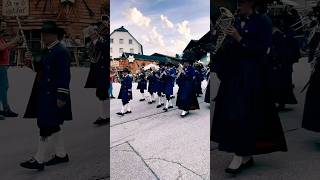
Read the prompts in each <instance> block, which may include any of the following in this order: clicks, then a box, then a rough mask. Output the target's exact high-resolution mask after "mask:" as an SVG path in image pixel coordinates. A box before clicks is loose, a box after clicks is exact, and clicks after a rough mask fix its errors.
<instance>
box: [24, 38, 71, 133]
mask: <svg viewBox="0 0 320 180" xmlns="http://www.w3.org/2000/svg"><path fill="white" fill-rule="evenodd" d="M70 62H71V56H70V53H69V52H68V50H67V49H66V48H65V47H64V46H63V45H62V44H60V43H58V44H57V45H55V46H54V47H52V48H51V49H49V50H46V51H44V53H43V56H42V58H41V61H40V62H39V64H37V65H36V67H37V68H36V70H37V75H36V79H35V81H34V84H33V88H32V92H31V96H30V99H29V102H28V105H27V110H26V112H25V115H24V118H37V124H38V127H39V128H51V127H56V126H58V125H61V124H63V122H64V120H71V119H72V112H71V100H70V92H69V84H70V77H71V74H70ZM57 99H60V100H63V101H65V102H66V105H65V106H64V107H63V108H61V109H60V108H58V106H57Z"/></svg>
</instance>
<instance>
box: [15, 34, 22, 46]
mask: <svg viewBox="0 0 320 180" xmlns="http://www.w3.org/2000/svg"><path fill="white" fill-rule="evenodd" d="M16 42H17V44H19V45H21V44H23V42H24V40H23V37H22V36H20V35H17V37H16Z"/></svg>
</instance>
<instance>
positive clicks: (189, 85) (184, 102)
mask: <svg viewBox="0 0 320 180" xmlns="http://www.w3.org/2000/svg"><path fill="white" fill-rule="evenodd" d="M193 61H194V60H193V58H191V57H189V56H188V55H187V54H186V53H185V54H184V56H183V69H182V70H181V71H180V72H179V73H180V74H179V75H178V78H177V84H178V86H179V89H178V94H177V102H176V105H177V106H178V108H179V109H180V110H182V112H181V114H180V116H181V117H186V116H187V115H188V114H189V113H190V110H196V109H200V107H199V103H198V99H197V96H196V91H195V86H194V78H195V70H194V68H193V66H192V63H193Z"/></svg>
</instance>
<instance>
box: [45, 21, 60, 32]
mask: <svg viewBox="0 0 320 180" xmlns="http://www.w3.org/2000/svg"><path fill="white" fill-rule="evenodd" d="M41 32H44V33H50V34H63V33H64V30H63V29H62V28H59V27H58V25H57V23H56V22H54V21H44V22H43V24H42V28H41Z"/></svg>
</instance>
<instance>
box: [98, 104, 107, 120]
mask: <svg viewBox="0 0 320 180" xmlns="http://www.w3.org/2000/svg"><path fill="white" fill-rule="evenodd" d="M108 109H109V102H108V101H107V100H105V101H101V109H100V117H101V118H102V119H107V118H108V115H109V111H108Z"/></svg>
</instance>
